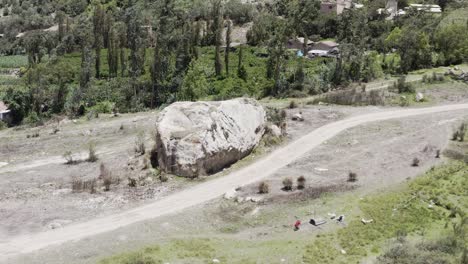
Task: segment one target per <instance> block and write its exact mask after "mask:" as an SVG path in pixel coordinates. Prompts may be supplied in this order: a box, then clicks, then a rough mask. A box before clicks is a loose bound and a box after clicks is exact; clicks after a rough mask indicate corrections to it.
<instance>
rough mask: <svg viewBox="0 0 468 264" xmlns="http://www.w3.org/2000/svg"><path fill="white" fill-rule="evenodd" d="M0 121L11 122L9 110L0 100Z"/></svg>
mask: <svg viewBox="0 0 468 264" xmlns="http://www.w3.org/2000/svg"><path fill="white" fill-rule="evenodd" d="M0 121H3V122H5V123H10V122H11V111H10V110H8V106H7V105H6V104H5V103H4V102H3V101H0Z"/></svg>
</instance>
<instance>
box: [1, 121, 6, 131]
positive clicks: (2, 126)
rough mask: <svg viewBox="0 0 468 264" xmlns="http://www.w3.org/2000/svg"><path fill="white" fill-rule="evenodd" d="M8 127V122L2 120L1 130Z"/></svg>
mask: <svg viewBox="0 0 468 264" xmlns="http://www.w3.org/2000/svg"><path fill="white" fill-rule="evenodd" d="M7 127H8V126H7V124H6V123H5V122H3V121H0V130H3V129H5V128H7Z"/></svg>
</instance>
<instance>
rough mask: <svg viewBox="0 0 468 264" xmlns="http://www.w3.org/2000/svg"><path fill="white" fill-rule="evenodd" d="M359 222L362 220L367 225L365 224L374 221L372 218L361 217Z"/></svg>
mask: <svg viewBox="0 0 468 264" xmlns="http://www.w3.org/2000/svg"><path fill="white" fill-rule="evenodd" d="M361 222H362V223H363V224H365V225H367V224H370V223H372V222H374V219H369V220H367V219H364V218H362V219H361Z"/></svg>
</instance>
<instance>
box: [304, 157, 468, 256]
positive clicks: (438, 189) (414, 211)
mask: <svg viewBox="0 0 468 264" xmlns="http://www.w3.org/2000/svg"><path fill="white" fill-rule="evenodd" d="M467 188H468V165H467V164H465V163H462V162H451V163H449V164H447V165H443V166H440V167H438V168H436V169H432V170H430V171H429V172H427V173H426V174H425V175H424V176H422V177H420V178H417V179H416V180H414V181H412V182H411V183H410V184H409V186H407V187H405V188H404V189H403V190H400V191H393V192H387V193H383V194H379V195H373V196H370V197H367V198H366V199H365V200H363V201H361V202H360V204H359V208H360V210H361V215H362V217H363V218H366V219H374V222H373V223H372V224H368V225H364V224H362V223H361V222H360V220H359V219H354V220H352V221H351V222H349V224H348V226H346V227H345V228H343V229H340V230H339V231H338V232H336V233H334V234H332V235H329V236H327V237H325V238H322V237H321V238H320V239H319V241H314V242H312V243H310V244H309V245H308V246H307V249H306V254H305V255H304V261H305V263H324V264H326V263H356V262H358V261H359V260H361V259H363V258H365V257H367V256H369V255H375V254H376V253H378V252H379V248H381V247H382V246H383V244H384V243H385V241H387V240H388V239H390V238H393V237H396V236H397V233H398V232H402V231H403V232H405V233H410V234H411V233H413V234H414V233H418V232H419V233H422V232H425V230H426V229H432V230H434V229H436V230H437V229H441V228H444V225H445V223H446V222H447V221H452V220H451V219H449V218H448V214H449V213H450V210H449V209H448V208H451V207H453V206H458V207H459V208H460V209H461V210H462V211H463V212H467V209H468V204H467V203H468V196H467V193H466V190H467ZM430 200H433V201H435V202H436V204H438V206H436V207H435V208H434V209H429V208H428V204H429V202H430ZM340 248H343V249H345V250H346V252H347V254H346V255H343V254H338V249H340ZM317 256H319V258H318V257H317Z"/></svg>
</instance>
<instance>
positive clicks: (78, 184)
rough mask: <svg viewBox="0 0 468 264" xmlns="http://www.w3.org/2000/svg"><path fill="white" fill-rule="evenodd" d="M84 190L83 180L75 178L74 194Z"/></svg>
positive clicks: (73, 181) (73, 183)
mask: <svg viewBox="0 0 468 264" xmlns="http://www.w3.org/2000/svg"><path fill="white" fill-rule="evenodd" d="M82 190H83V180H80V179H78V178H73V180H72V192H74V193H77V192H81V191H82Z"/></svg>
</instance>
